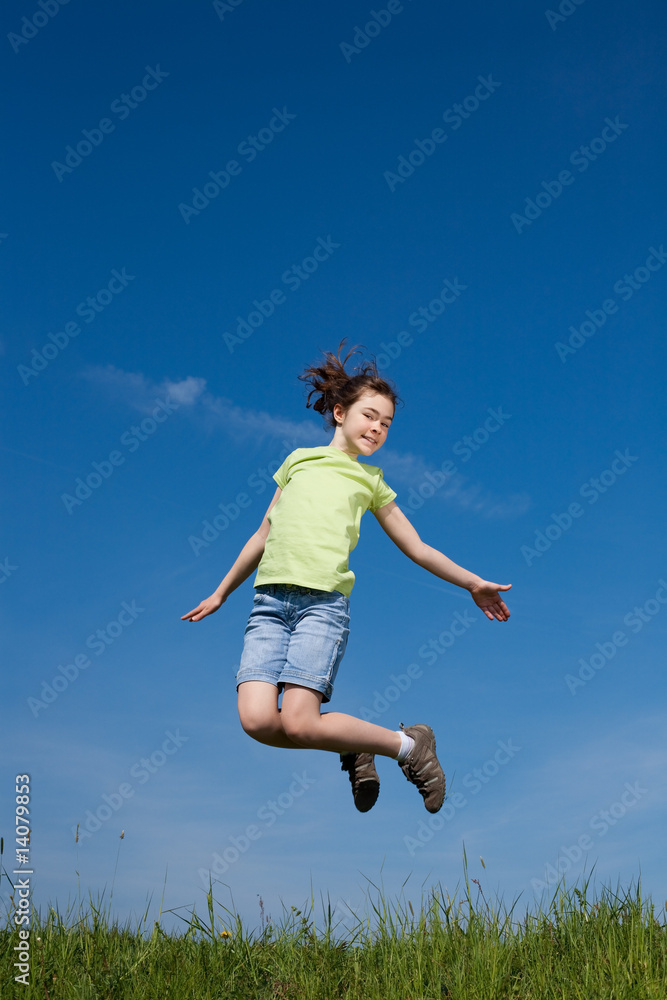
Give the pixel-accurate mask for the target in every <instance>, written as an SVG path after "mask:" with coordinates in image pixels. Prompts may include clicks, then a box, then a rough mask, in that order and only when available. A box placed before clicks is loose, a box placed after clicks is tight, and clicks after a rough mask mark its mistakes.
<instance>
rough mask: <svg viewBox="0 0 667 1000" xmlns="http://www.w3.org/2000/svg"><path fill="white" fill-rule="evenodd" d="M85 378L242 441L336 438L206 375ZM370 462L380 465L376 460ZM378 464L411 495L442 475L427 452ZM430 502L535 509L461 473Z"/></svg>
mask: <svg viewBox="0 0 667 1000" xmlns="http://www.w3.org/2000/svg"><path fill="white" fill-rule="evenodd" d="M83 377H84V378H87V379H88V380H89V381H91V382H94V383H96V384H97V385H99V386H101V387H103V388H106V389H107V390H108V391H110V392H111V393H113V395H115V396H116V397H117V398H119V399H121V400H122V401H123V402H124V403H126V404H127V405H129V406H131V407H133V408H135V409H137V410H139V411H141V412H142V413H150V411H151V410H152V408H153V406H154V405H155V399H156V398H158V397H160V396H162V397H165V396H168V397H170V398H171V399H173V400H176V401H177V402H179V403H182V404H184V405H186V406H188V407H191V411H190V412H191V415H192V417H193V418H195V419H196V420H198V421H200V422H201V423H202V424H203V426H204V427H205V428H206V430H208V431H216V430H220V431H222V432H223V433H224V434H226V435H231V436H232V437H233V438H234V440H236V441H239V440H241V441H243V442H246V441H249V440H251V441H252V442H253V443H255V444H257V443H260V444H261V443H262V442H263V441H264V440H266V439H271V438H278V439H285V438H287V439H289V441H291V442H294V445H293V447H294V448H310V447H315V446H317V445H323V444H327V443H328V441H329V439H330V436H331V432H330V431H329V430H328V429H327V428H325V427H324V426H323V425H322V424H320V423H317V422H315V421H313V420H311V419H305V420H298V421H297V420H290V419H289V418H287V417H281V416H276V415H275V414H272V413H268V412H267V411H266V410H253V409H249V408H245V407H242V406H238V405H237V404H236V403H234V402H233V401H232V400H230V399H227V398H226V397H224V396H214V395H213V394H212V393H210V392H206V391H205V390H206V379H203V378H199V377H198V376H194V375H188V376H187V377H186V378H184V379H181V380H180V381H172V380H171V379H169V378H165V379H163V381H162V382H160V383H157V382H153V381H152V380H151V379H150V378H148V377H147V376H146V375H144V374H142V373H139V372H126V371H123V370H122V369H120V368H116V367H115V366H114V365H107V366H106V367H91V368H88V369H87V370H86V371H85V372H84V373H83ZM370 464H371V465H372V464H375V463H374V462H373V461H371V462H370ZM377 464H379V465H380V466H381V467H382V469H383V471H384V475H385V479H386V480H387V482H388V483H389V484H390V485H392V486H394V487H401V486H404V487H406V493H407V491H409V490H410V488H412V489H415V490H418V489H419V487H420V485H422V484H424V483H428V482H429V480H428V475H429V474H430V475H432V474H434V473H435V474H436V476H437V475H438V474H439V473H438V467H437V466H434V465H432V464H431V463H430V462H427V461H426V460H425V459H424V458H422V456H421V455H416V454H414V453H413V452H397V451H392V450H391V449H390V448H389V449H383V450H382V453H381V454H380V455H378V462H377ZM440 475H441V473H440ZM397 492H398V491H397ZM400 502H401V498H400V496H399V503H400ZM425 502H427V503H431V502H439V503H443V502H445V503H452V504H456V505H457V506H458V507H462V508H464V509H466V510H471V511H473V512H474V513H478V514H480V515H481V516H482V517H486V518H491V519H507V518H513V517H518V516H520V515H521V514H523V513H525V511H526V510H528V508H529V507H530V497H529V496H528V495H527V494H526V493H519V494H512V495H510V496H509V497H498V496H495V495H494V494H492V493H490V492H488V491H487V490H485V489H484V488H483V487H482V486H481V484H479V483H475V482H473V481H471V480H470V479H468V478H467V477H466V476H463V475H461V474H460V473H457V474H455V475H453V476H451V477H450V478H449V479H448V480H447V482H446V483H443V485H442V486H440V487H439V488H438V489H437V490H436V492H435V494H434V495H433V496H432V497H429V498H427V499H426V501H425Z"/></svg>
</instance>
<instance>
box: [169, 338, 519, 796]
mask: <svg viewBox="0 0 667 1000" xmlns="http://www.w3.org/2000/svg"><path fill="white" fill-rule="evenodd" d="M344 343H345V340H343V341H342V342H341V344H340V347H339V349H338V357H334V355H333V354H331V353H329V352H327V353H326V354H325V360H324V363H323V364H321V365H320V366H318V367H311V368H307V369H306V370H305V372H304V373H303V374H302V375H300V376H299V378H300V379H301V380H302V381H305V382H308V383H309V384H310V385H311V386H312V390H311V392H310V393H309V395H308V399H307V401H306V406H308V407H309V406H310V398H311V396H312V395H314V394H315V395H317V396H318V398H317V400H316V402H315V403H314V404H313V409H315V410H316V411H317V412H318V413H322V414H323V415H324V416H325V418H326V420H327V423H328V424H329V426H331V427H332V428H333V430H334V435H333V438H332V440H331V441H330V443H329V444H328V445H322V446H319V447H316V448H297V449H296V450H295V451H293V452H292V453H291V454H290V455H288V457H287V458H286V459H285V461H284V462H283V464H282V465H281V467H280V468H279V469H278V471H277V472H276V473H275V475H274V477H273V478H274V479H275V481H276V483H277V484H278V489H277V490H276V492H275V494H274V496H273V499H272V500H271V503H270V504H269V507H268V509H267V511H266V514H265V516H264V520H263V521H262V523H261V525H260V526H259V528H258V530H257V531H256V532H255V534H254V535H252V536H251V537H250V539H249V540H248V541H247V543H246V544H245V546H244V548H243V549H242V550H241V553H240V554H239V557H238V559H237V560H236V562H235V563H234V565H233V566H232V568H231V569H230V570H229V572H228V573H227V576H226V577H225V578H224V580H223V581H222V582H221V584H220V586H219V587H218V588H217V590H215V591H214V592H213V593H212V594H211V596H210V597H207V598H206V599H205V600H203V601H202V602H201V603H200V604H199V605H198V606H197V607H196V608H194V609H193V610H192V611H189V612H188V614H187V615H183V616H182V619H181V620H182V621H184V620H186V619H187V620H188V621H192V622H196V621H200V620H201V619H202V618H205V617H206V616H207V615H210V614H212V613H213V612H214V611H217V610H218V608H219V607H220V605H221V604H224V602H225V601H226V600H227V598H228V596H229V595H230V594H231V592H232V591H233V590H235V589H236V588H237V587H238V586H240V584H242V583H243V581H244V580H246V579H247V578H248V577H249V576H250V574H251V573H252V572H254V570H257V575H256V576H255V580H254V588H255V597H254V603H253V609H252V611H251V613H250V617H249V619H248V624H247V626H246V630H245V641H244V646H243V654H242V657H241V663H240V667H239V672H238V674H237V676H236V683H237V691H238V710H239V717H240V719H241V725H242V726H243V728H244V730H245V731H246V733H248V735H249V736H252V737H253V738H254V739H256V740H258V741H259V742H260V743H265V744H267V745H268V746H273V747H288V748H290V749H298V748H304V747H306V748H315V749H318V750H329V751H332V752H337V753H339V754H340V757H341V762H342V770H345V771H347V772H348V773H349V777H350V782H351V784H352V792H353V796H354V802H355V805H356V807H357V809H359V811H360V812H366V811H367V810H368V809H370V808H371V806H373V805H374V803H375V801H376V799H377V796H378V792H379V787H380V783H379V778H378V776H377V772H376V770H375V764H374V757H375V755H376V754H379V755H380V756H383V757H391V758H394V759H395V760H397V761H398V763H399V765H400V767H401V770H402V771H403V773H404V774H405V776H406V777H407V779H408V780H409V781H411V782H412V783H413V784H414V785H416V786H417V788H418V789H419V792H420V794H421V795H422V796H423V798H424V805H425V806H426V809H427V810H428V811H429V812H432V813H435V812H437V811H438V810H439V809H440V807H441V806H442V803H443V801H444V798H445V776H444V774H443V771H442V768H441V766H440V763H439V761H438V758H437V757H436V753H435V737H434V735H433V730H432V729H431V727H430V726H427V725H424V724H423V723H420V724H418V725H414V726H408V727H407V728H404V727H403V725H402V724H401V728H400V730H397V731H393V730H391V729H385V728H384V727H382V726H377V725H375V724H374V723H371V722H364V721H363V720H361V719H357V718H355V717H353V716H351V715H343V714H342V713H340V712H321V711H320V708H321V705H322V704H323V703H326V702H328V701H329V700H330V698H331V694H332V691H333V683H334V680H335V678H336V673H337V671H338V667H339V665H340V662H341V660H342V658H343V654H344V652H345V646H346V644H347V637H348V634H349V628H348V625H349V621H350V616H349V597H350V593H351V591H352V587H353V585H354V573H353V572H352V571H351V570H350V569H349V567H348V557H349V554H350V552H351V551H352V549H353V548H354V547H355V545H356V544H357V541H358V539H359V525H360V521H361V516H362V514H363V513H364V512H365V511H366V510H370V511H371V512H372V513H373V514H374V515H375V517H376V518H377V520H378V521H379V522H380V525H381V526H382V528H383V529H384V530H385V531H386V533H387V534H388V535H389V537H390V538H391V540H392V541H393V542H394V543H395V544H396V545H397V546H398V547H399V549H400V550H401V552H404V553H405V555H406V556H408V557H409V558H410V559H412V560H413V561H414V562H416V563H417V564H418V565H419V566H422V567H423V568H424V569H426V570H428V571H429V572H430V573H433V574H434V576H437V577H440V578H441V579H442V580H447V581H449V582H450V583H454V584H456V585H457V586H459V587H464V588H465V589H466V590H468V591H470V595H471V597H472V599H473V601H474V602H475V604H477V606H478V607H479V608H481V609H482V611H483V612H484V614H485V615H486V616H487V618H489V619H490V620H491V621H493V619H494V618H495V619H497V620H498V621H507V619H508V618H509V611H508V610H507V607H506V605H505V603H504V601H503V600H502V599H501V597H500V594H499V591H504V590H509V589H510V587H511V584H504V585H501V584H497V583H490V582H489V581H487V580H482V579H481V578H480V577H479V576H476V575H475V574H474V573H471V572H469V571H468V570H465V569H462V567H461V566H457V565H456V563H453V562H452V561H451V560H450V559H448V558H447V556H445V555H443V554H442V553H441V552H439V551H438V550H437V549H434V548H431V546H430V545H427V544H426V543H425V542H423V541H422V540H421V538H420V537H419V535H418V534H417V532H416V530H415V529H414V528H413V526H412V525H411V523H410V521H409V520H408V519H407V517H406V516H405V514H403V512H402V511H401V510H400V508H399V507H398V506H397V505H396V503H395V502H394V498H395V497H396V495H397V494H396V493H395V492H394V490H392V489H391V488H390V487H389V486H388V485H387V484H386V483H385V482H384V479H383V476H382V470H381V469H380V468H378V467H377V466H374V465H367V464H366V463H365V462H359V461H357V459H358V458H359V456H360V455H362V456H364V458H366V457H370V456H372V455H374V454H375V452H376V451H378V449H379V448H381V447H382V445H383V444H384V442H385V440H386V438H387V433H388V431H389V427H390V425H391V422H392V420H393V417H394V409H395V405H396V402H397V401H399V397H398V396H397V394H396V392H395V391H394V388H393V387H392V386H391V385H390V384H389V383H388V382H386V381H385V380H384V379H383V378H381V377H380V375H379V373H378V371H377V367H376V365H375V362H373V363H371V364H366V365H364V366H363V367H361V368H358V369H357V374H355V375H349V374H348V372H347V371H346V370H345V364H346V362H347V361H348V359H349V358H350V356H351V355H352V354H354V353H356V351H355V350H351V351H350V352H349V354H348V355H347V356H346V357H345V359H344V360H343V361H341V358H340V352H341V350H342V347H343V344H344ZM281 692H282V705H281V707H278V699H279V696H280V694H281Z"/></svg>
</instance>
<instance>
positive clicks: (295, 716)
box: [282, 708, 315, 747]
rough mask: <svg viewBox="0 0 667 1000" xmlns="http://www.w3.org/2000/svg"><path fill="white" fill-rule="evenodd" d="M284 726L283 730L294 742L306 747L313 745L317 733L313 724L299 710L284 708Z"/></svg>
mask: <svg viewBox="0 0 667 1000" xmlns="http://www.w3.org/2000/svg"><path fill="white" fill-rule="evenodd" d="M282 726H283V732H284V733H285V735H286V736H287V737H288V738H289V739H290V740H292V742H293V743H297V744H298V745H299V746H304V747H308V746H311V744H312V741H313V738H314V735H315V734H314V732H313V726H312V724H311V723H310V722H309V720H308V719H307V718H305V717H304V716H303V715H301V714H300V713H298V712H285V709H284V708H283V711H282Z"/></svg>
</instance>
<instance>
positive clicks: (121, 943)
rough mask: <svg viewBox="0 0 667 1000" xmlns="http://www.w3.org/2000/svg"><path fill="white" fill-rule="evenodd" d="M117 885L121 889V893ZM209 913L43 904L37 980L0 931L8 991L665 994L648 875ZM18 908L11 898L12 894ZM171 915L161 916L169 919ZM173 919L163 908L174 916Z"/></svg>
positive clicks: (3, 986)
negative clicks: (537, 900)
mask: <svg viewBox="0 0 667 1000" xmlns="http://www.w3.org/2000/svg"><path fill="white" fill-rule="evenodd" d="M112 895H113V892H112ZM207 904H208V905H207V913H206V915H205V916H200V915H198V914H197V913H196V912H194V911H193V912H191V913H188V915H187V917H186V918H185V919H184V921H183V929H182V931H181V932H178V933H174V932H172V933H166V932H165V931H164V930H163V928H162V927H161V926H160V922H159V920H158V921H157V922H155V923H153V924H152V926H150V925H149V921H148V916H147V913H148V911H146V914H144V917H143V919H142V920H140V921H139V922H138V923H137V925H136V926H135V927H130V926H129V925H120V924H119V923H118V922H117V921H115V920H114V919H113V917H112V914H111V910H110V905H107V906H106V907H104V908H103V907H102V905H101V903H98V904H96V903H95V902H93V901H89V902H88V904H87V906H86V907H85V908H84V907H83V906H82V905H81V903H79V905H78V907H77V908H76V909H75V910H70V911H69V912H68V913H66V914H60V913H59V912H58V911H57V910H56V909H54V908H50V909H49V912H48V914H47V915H46V916H44V915H37V914H34V915H33V918H32V922H31V928H30V948H29V950H30V956H31V957H30V982H29V984H28V985H23V984H21V983H17V982H15V979H14V976H15V975H16V973H17V970H16V969H15V968H14V966H13V963H14V962H15V961H16V960H17V952H16V951H15V950H14V949H15V946H16V945H17V944H18V943H19V938H18V932H17V930H16V928H15V926H14V923H13V920H12V912H11V911H10V912H8V913H7V919H6V924H5V928H4V930H2V931H0V996H1V997H2V1000H9V998H26V1000H27V998H38V997H39V998H40V1000H61V998H62V1000H65V998H67V1000H74V998H77V1000H79V998H80V1000H93V998H95V1000H97V998H105V1000H106V998H109V1000H130V998H131V1000H153V998H155V1000H165V998H174V1000H190V998H192V1000H200V998H211V1000H212V998H220V1000H223V998H224V1000H237V998H238V1000H241V998H243V1000H264V998H267V1000H268V998H281V1000H338V998H343V997H345V998H349V1000H357V998H359V1000H441V998H443V997H447V998H450V1000H505V998H507V1000H509V998H512V1000H515V998H516V1000H552V998H553V1000H556V998H558V1000H575V998H576V1000H626V998H627V1000H630V998H632V1000H665V998H666V997H667V926H666V924H665V921H664V910H661V919H658V917H656V913H655V909H654V905H653V904H652V902H651V901H650V900H648V901H647V900H644V899H642V896H641V889H640V885H639V884H637V886H633V887H631V888H630V889H626V890H621V889H620V888H617V889H616V890H615V891H612V889H611V888H609V887H604V888H603V889H602V890H601V891H600V892H599V893H597V894H596V895H595V897H593V896H592V894H591V887H590V878H589V879H588V880H587V881H582V882H581V884H580V886H579V887H576V886H575V887H570V888H566V887H565V886H564V885H560V886H559V887H558V888H557V889H556V891H555V892H554V894H553V897H552V898H550V899H549V900H548V902H546V903H545V904H543V905H541V906H540V907H538V908H537V910H535V911H533V912H527V911H525V910H524V912H523V914H519V913H518V903H515V904H514V905H513V906H512V907H510V908H509V909H507V908H506V907H505V906H504V904H503V903H502V902H497V903H495V904H493V903H489V902H488V901H487V900H486V898H485V895H484V892H483V890H482V887H481V886H480V885H479V883H478V882H477V881H476V880H473V886H472V888H471V885H470V883H469V881H468V877H467V869H466V867H465V864H464V884H463V887H462V889H461V891H460V892H459V891H457V892H456V893H455V894H453V895H452V896H451V897H450V896H449V895H448V894H447V892H446V891H443V890H442V888H440V887H436V888H433V889H432V890H431V891H430V892H429V894H428V895H427V896H426V897H423V898H422V900H421V901H417V902H413V901H412V900H410V899H409V898H405V897H404V896H403V895H401V898H399V899H398V900H395V901H394V902H388V901H387V900H386V899H385V896H384V894H383V892H382V891H381V890H380V889H378V888H377V887H374V886H373V887H371V888H370V889H369V894H368V899H367V905H368V910H367V915H366V916H365V917H364V918H363V919H360V920H358V922H357V924H356V926H354V927H352V928H350V925H349V923H347V922H346V926H345V927H342V926H338V927H336V926H335V925H334V922H333V918H332V914H331V912H330V910H329V908H328V906H327V904H326V902H325V903H324V905H323V906H322V907H321V911H322V912H321V913H320V912H319V911H318V913H317V914H316V912H315V905H314V901H312V900H311V904H310V906H309V910H308V912H301V911H300V910H298V909H295V908H294V907H291V908H290V909H289V910H286V911H285V912H284V913H283V917H282V919H281V921H280V922H279V923H273V922H271V921H270V920H266V919H265V918H264V914H263V912H262V914H261V918H262V919H261V925H260V927H259V928H258V929H257V930H255V931H250V930H248V929H246V928H244V927H243V925H242V922H241V920H240V918H239V917H238V916H236V915H235V914H234V913H233V912H232V911H230V910H229V909H228V908H226V907H224V906H221V905H220V904H219V903H218V902H216V900H215V898H214V890H213V889H211V891H209V894H208V896H207ZM10 905H11V901H10ZM160 916H161V917H162V915H160ZM162 919H164V918H162Z"/></svg>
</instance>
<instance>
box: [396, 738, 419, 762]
mask: <svg viewBox="0 0 667 1000" xmlns="http://www.w3.org/2000/svg"><path fill="white" fill-rule="evenodd" d="M396 732H397V733H398V735H399V736H400V737H401V749H400V750H399V751H398V756H397V757H396V760H397V761H398V763H399V764H402V763H403V762H404V761H405V760H406V759H407V758H408V757H409V756H410V754H411V753H412V748H413V747H414V745H415V741H414V740H413V738H412V736H408V734H407V733H406V732H404V731H403V730H402V729H397V730H396Z"/></svg>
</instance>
